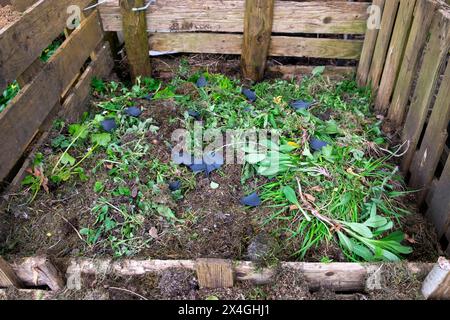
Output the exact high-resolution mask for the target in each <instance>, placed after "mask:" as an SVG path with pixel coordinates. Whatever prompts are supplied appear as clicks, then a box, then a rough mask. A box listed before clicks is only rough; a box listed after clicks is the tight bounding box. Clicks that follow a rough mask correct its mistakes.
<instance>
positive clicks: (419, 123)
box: [401, 10, 450, 172]
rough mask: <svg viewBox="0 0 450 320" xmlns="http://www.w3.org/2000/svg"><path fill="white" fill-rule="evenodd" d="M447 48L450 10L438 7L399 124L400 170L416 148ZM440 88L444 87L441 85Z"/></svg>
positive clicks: (406, 166) (406, 168)
mask: <svg viewBox="0 0 450 320" xmlns="http://www.w3.org/2000/svg"><path fill="white" fill-rule="evenodd" d="M449 49H450V13H449V12H447V11H444V10H439V11H437V14H436V15H435V18H434V21H433V25H432V26H431V30H430V40H429V42H428V44H427V47H426V49H425V53H424V57H423V62H422V66H421V68H420V71H419V77H418V79H417V85H416V90H415V92H414V96H413V99H412V102H411V105H410V107H409V112H408V115H407V117H406V121H405V125H404V128H403V133H402V139H403V141H406V142H407V144H408V146H409V148H408V150H407V151H406V154H405V155H404V157H403V159H402V162H401V169H402V171H403V172H407V171H408V170H409V167H410V165H411V162H412V159H413V156H414V153H415V152H416V148H417V144H418V142H419V138H420V135H421V133H422V129H423V126H424V124H425V121H426V117H427V113H428V109H429V107H430V103H431V100H432V99H433V96H434V93H435V89H436V85H437V81H438V78H439V75H440V74H439V72H440V70H441V66H442V65H443V64H444V63H445V61H446V58H447V54H448V51H449ZM444 90H446V89H445V88H444Z"/></svg>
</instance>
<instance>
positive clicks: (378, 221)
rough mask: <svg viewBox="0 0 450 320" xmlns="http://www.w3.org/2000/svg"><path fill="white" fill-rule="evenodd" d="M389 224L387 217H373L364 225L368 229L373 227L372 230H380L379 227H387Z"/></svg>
mask: <svg viewBox="0 0 450 320" xmlns="http://www.w3.org/2000/svg"><path fill="white" fill-rule="evenodd" d="M375 208H376V206H375ZM387 223H388V220H387V219H386V218H385V217H381V216H377V215H375V216H372V215H371V216H370V218H369V219H367V220H366V221H365V222H364V225H365V226H367V227H371V228H379V227H382V226H384V225H386V224H387Z"/></svg>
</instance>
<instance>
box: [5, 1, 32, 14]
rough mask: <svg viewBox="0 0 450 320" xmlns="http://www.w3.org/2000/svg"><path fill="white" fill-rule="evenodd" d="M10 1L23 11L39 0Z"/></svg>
mask: <svg viewBox="0 0 450 320" xmlns="http://www.w3.org/2000/svg"><path fill="white" fill-rule="evenodd" d="M9 2H10V3H11V5H12V6H13V7H14V9H15V10H17V11H20V12H23V11H25V10H27V9H28V8H29V7H30V6H31V5H33V4H34V3H36V2H37V0H10V1H9Z"/></svg>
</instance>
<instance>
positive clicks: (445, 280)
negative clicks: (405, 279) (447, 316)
mask: <svg viewBox="0 0 450 320" xmlns="http://www.w3.org/2000/svg"><path fill="white" fill-rule="evenodd" d="M422 294H423V296H424V297H425V299H437V300H449V299H450V260H447V259H445V258H444V257H439V260H438V262H437V263H436V264H435V266H434V267H433V269H432V270H431V271H430V273H429V274H428V276H427V277H426V278H425V280H424V282H423V285H422Z"/></svg>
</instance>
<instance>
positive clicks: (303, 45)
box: [149, 33, 363, 59]
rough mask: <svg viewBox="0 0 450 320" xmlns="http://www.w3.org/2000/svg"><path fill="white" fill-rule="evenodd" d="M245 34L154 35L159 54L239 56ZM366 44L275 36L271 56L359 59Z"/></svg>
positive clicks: (151, 45)
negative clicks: (187, 53) (160, 52)
mask: <svg viewBox="0 0 450 320" xmlns="http://www.w3.org/2000/svg"><path fill="white" fill-rule="evenodd" d="M242 40H243V38H242V35H240V34H214V33H154V34H151V35H150V40H149V41H150V48H151V50H155V51H165V52H167V51H169V52H189V53H218V54H236V55H240V54H241V52H242ZM362 45H363V41H361V40H341V39H326V38H321V39H317V38H302V37H286V36H272V39H271V44H270V48H269V55H270V56H290V57H315V58H337V59H358V58H359V56H360V54H361V49H362Z"/></svg>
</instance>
